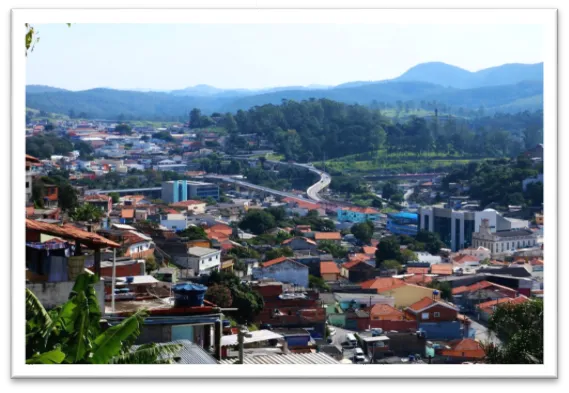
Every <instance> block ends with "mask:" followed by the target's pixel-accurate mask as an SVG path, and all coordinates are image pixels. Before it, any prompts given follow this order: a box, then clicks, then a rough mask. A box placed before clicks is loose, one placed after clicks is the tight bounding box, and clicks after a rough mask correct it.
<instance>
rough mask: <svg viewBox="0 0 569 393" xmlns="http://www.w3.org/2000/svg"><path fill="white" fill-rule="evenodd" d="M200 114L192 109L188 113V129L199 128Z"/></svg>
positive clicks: (195, 109) (197, 110)
mask: <svg viewBox="0 0 569 393" xmlns="http://www.w3.org/2000/svg"><path fill="white" fill-rule="evenodd" d="M201 117H202V112H201V111H200V110H199V109H198V108H194V109H192V110H191V112H190V128H200V127H201V123H200V120H201Z"/></svg>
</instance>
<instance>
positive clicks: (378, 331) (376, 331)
mask: <svg viewBox="0 0 569 393" xmlns="http://www.w3.org/2000/svg"><path fill="white" fill-rule="evenodd" d="M382 334H383V329H379V328H376V329H371V336H372V337H377V336H381V335H382Z"/></svg>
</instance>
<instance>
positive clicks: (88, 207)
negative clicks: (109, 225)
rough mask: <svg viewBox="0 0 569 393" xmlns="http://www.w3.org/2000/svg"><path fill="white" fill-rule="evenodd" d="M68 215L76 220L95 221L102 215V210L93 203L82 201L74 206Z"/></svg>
mask: <svg viewBox="0 0 569 393" xmlns="http://www.w3.org/2000/svg"><path fill="white" fill-rule="evenodd" d="M70 216H71V218H72V219H74V220H76V221H86V222H97V221H100V220H101V218H102V217H103V211H102V210H101V209H99V208H98V207H96V206H95V205H92V204H90V203H84V204H83V205H81V206H79V207H77V208H75V210H74V211H73V212H72V213H71V214H70Z"/></svg>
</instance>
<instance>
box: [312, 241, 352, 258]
mask: <svg viewBox="0 0 569 393" xmlns="http://www.w3.org/2000/svg"><path fill="white" fill-rule="evenodd" d="M318 249H319V250H320V251H324V252H325V253H327V254H330V255H332V256H333V257H334V258H345V257H346V256H347V255H348V250H347V249H346V248H345V247H343V246H341V245H339V244H336V243H334V242H331V241H329V240H324V241H321V242H320V243H318Z"/></svg>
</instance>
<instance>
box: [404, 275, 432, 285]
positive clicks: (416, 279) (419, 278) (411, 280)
mask: <svg viewBox="0 0 569 393" xmlns="http://www.w3.org/2000/svg"><path fill="white" fill-rule="evenodd" d="M403 281H405V282H406V283H408V284H417V285H420V286H426V285H428V284H430V283H431V282H433V277H431V276H426V275H424V274H414V275H412V276H410V277H405V278H404V279H403Z"/></svg>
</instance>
